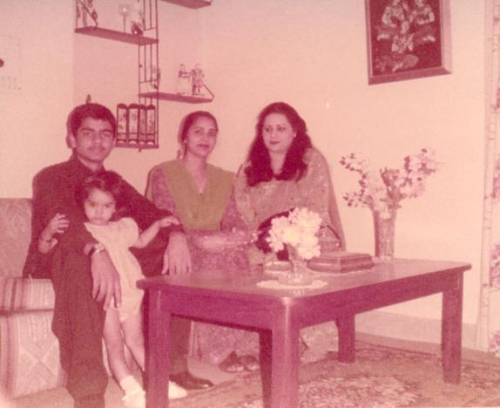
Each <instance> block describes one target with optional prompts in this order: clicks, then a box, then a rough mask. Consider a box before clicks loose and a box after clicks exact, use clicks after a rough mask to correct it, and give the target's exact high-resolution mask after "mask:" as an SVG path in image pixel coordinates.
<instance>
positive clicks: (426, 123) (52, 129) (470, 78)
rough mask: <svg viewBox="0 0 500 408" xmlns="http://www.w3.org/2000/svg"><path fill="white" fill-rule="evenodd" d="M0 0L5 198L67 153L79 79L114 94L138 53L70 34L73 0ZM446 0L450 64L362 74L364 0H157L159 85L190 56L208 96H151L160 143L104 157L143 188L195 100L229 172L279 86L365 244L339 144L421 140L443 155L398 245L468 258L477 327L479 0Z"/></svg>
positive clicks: (406, 210)
mask: <svg viewBox="0 0 500 408" xmlns="http://www.w3.org/2000/svg"><path fill="white" fill-rule="evenodd" d="M113 1H115V0H109V1H107V2H106V3H103V2H96V5H97V6H98V7H101V10H100V15H102V16H103V19H105V20H106V21H110V23H111V24H118V25H119V19H118V14H117V12H115V11H114V10H117V9H116V4H117V1H116V4H114V3H113ZM49 3H50V4H49ZM69 3H71V4H69ZM6 4H7V5H4V4H2V13H1V14H0V23H1V25H0V35H14V36H17V37H20V38H21V39H22V40H23V55H24V59H23V93H22V94H21V95H10V94H9V95H5V94H2V93H0V112H1V114H0V118H1V119H0V120H2V121H3V123H0V125H2V126H1V127H0V128H1V130H0V132H2V133H1V134H0V135H1V141H0V143H1V146H0V152H1V153H0V154H1V155H2V156H1V166H2V171H1V172H0V196H4V197H5V196H20V195H30V194H31V190H30V183H31V178H32V176H33V174H34V173H35V172H36V171H37V170H38V169H39V168H41V167H43V166H45V165H46V164H48V163H53V162H56V161H60V160H64V159H65V158H66V157H67V154H68V151H67V150H66V149H65V147H64V145H63V143H62V137H63V136H64V126H63V125H64V121H65V119H66V115H67V113H68V112H69V110H70V109H71V107H72V105H73V103H81V102H83V99H84V97H85V95H86V94H87V93H91V94H92V96H93V98H94V100H96V101H100V102H103V103H106V104H108V105H109V106H110V107H112V108H113V107H114V105H115V104H116V103H117V101H127V100H129V99H133V98H134V97H135V93H134V92H135V91H136V84H135V82H134V81H135V75H136V74H135V72H136V71H135V69H136V64H137V61H136V53H135V49H134V48H132V49H131V48H130V46H128V45H125V44H120V43H115V42H109V43H108V42H106V41H103V40H97V41H96V40H95V39H92V38H86V37H83V36H74V35H73V33H72V22H73V14H72V13H73V11H72V1H71V0H68V1H67V2H65V1H63V0H59V3H58V4H61V6H60V7H61V8H59V9H54V7H52V5H53V4H54V2H53V1H49V0H38V1H35V0H21V1H16V2H8V3H6ZM68 4H69V5H68ZM450 5H451V37H452V45H451V46H452V63H453V66H452V71H453V72H452V74H451V75H444V76H435V77H428V78H422V79H415V80H408V81H401V82H394V83H386V84H378V85H371V86H369V85H368V82H367V68H366V66H367V53H366V40H365V38H366V36H365V14H364V11H365V10H364V1H352V0H314V1H309V0H272V1H269V0H252V1H248V0H213V4H212V6H210V7H206V8H202V9H199V10H190V9H184V8H182V7H179V6H175V5H172V4H169V3H166V2H163V1H159V4H158V7H159V11H160V54H161V64H160V66H161V69H162V73H163V77H162V86H161V88H162V90H172V89H173V88H174V80H175V75H176V69H177V67H178V65H179V63H181V62H183V63H185V64H186V65H187V66H188V67H191V66H193V65H194V64H195V63H197V62H199V63H200V64H201V65H202V67H203V68H204V70H205V74H206V82H207V84H208V85H209V87H210V88H211V89H212V90H213V91H214V93H215V100H214V101H213V102H212V103H211V104H207V105H189V104H182V103H172V102H161V107H160V115H161V120H160V144H161V148H160V149H159V150H155V151H143V152H140V153H139V152H137V151H134V150H128V149H117V150H115V152H114V153H112V156H111V158H110V159H109V160H108V167H109V168H114V169H116V170H117V171H119V172H121V173H122V174H123V175H124V176H125V177H126V178H127V179H129V180H130V181H131V182H132V183H133V184H134V185H135V186H136V187H137V188H138V189H140V190H142V189H144V185H145V179H146V174H147V172H148V170H149V169H150V168H151V167H152V166H153V165H154V164H156V163H158V162H160V161H163V160H167V159H170V158H173V157H174V156H175V150H176V148H177V142H176V134H177V128H178V124H179V121H180V119H181V118H182V117H183V116H184V115H185V114H186V113H188V112H190V111H192V110H195V109H199V108H203V109H209V110H210V111H212V112H213V113H214V114H215V115H216V116H217V117H218V119H219V125H220V129H221V131H220V137H219V144H218V146H217V148H216V151H215V152H214V154H213V158H212V162H213V163H214V164H217V165H221V166H223V167H225V168H228V169H232V170H236V169H237V167H238V165H239V164H240V163H241V162H242V161H243V159H244V157H245V153H246V150H247V148H248V145H249V143H250V141H251V140H252V137H253V134H254V125H255V118H256V116H257V114H258V112H259V110H260V109H262V108H263V107H264V106H265V105H266V104H268V103H269V102H272V101H275V100H284V101H287V102H289V103H291V104H292V105H294V106H295V107H296V108H297V109H298V111H299V112H300V113H301V114H302V115H303V117H304V118H305V119H306V121H307V123H308V127H309V130H310V134H311V136H312V138H313V141H314V143H315V144H316V145H317V147H319V148H320V150H321V151H322V152H323V153H324V154H325V155H326V157H327V159H328V161H329V163H330V165H331V170H332V176H333V180H334V184H335V187H336V190H337V195H338V198H339V204H340V212H341V216H342V219H343V222H344V228H345V231H346V235H347V240H348V248H349V250H351V251H363V252H373V232H372V220H371V215H370V212H369V211H368V210H367V209H352V208H348V207H347V206H346V204H345V203H344V201H343V200H342V199H341V198H340V197H341V196H342V194H344V193H345V192H347V191H350V190H352V189H355V188H356V182H357V180H356V178H355V176H354V175H353V174H350V173H348V172H347V171H346V170H344V169H343V168H341V166H340V165H339V163H338V161H339V159H340V157H341V156H342V155H344V154H348V153H350V152H359V153H362V154H364V155H365V156H366V157H368V158H370V159H371V160H372V161H373V163H374V164H375V165H377V166H379V167H382V166H400V165H401V164H402V159H403V157H404V156H405V155H408V154H411V153H414V152H416V151H417V150H418V149H420V148H421V147H426V146H428V147H432V148H434V149H435V150H436V151H437V154H438V158H439V160H440V161H441V162H442V169H441V170H440V172H439V173H437V174H436V175H433V176H432V177H431V178H430V179H429V180H428V184H427V191H426V193H425V194H424V195H423V196H422V197H420V198H418V199H416V200H414V201H405V202H403V208H402V209H401V210H400V211H399V214H398V221H397V237H396V253H397V255H398V256H401V257H414V258H432V259H454V260H463V261H467V262H471V263H472V264H473V270H472V271H470V272H467V274H466V280H465V300H464V322H465V324H467V325H473V324H474V323H475V320H476V314H477V303H478V293H479V262H480V248H481V212H482V194H483V179H482V178H483V161H484V160H483V144H484V143H483V137H484V35H485V34H484V20H485V18H484V13H485V6H484V4H483V2H481V1H473V2H471V1H470V0H453V1H451V2H450ZM4 10H5V11H6V12H4ZM34 10H35V11H36V12H34ZM114 13H116V16H115V14H114ZM73 41H74V48H73ZM73 53H74V57H73ZM73 61H74V68H73V67H72V63H73ZM72 75H74V78H72ZM130 77H133V79H129V78H130ZM4 112H5V113H6V114H4ZM12 135H16V137H15V139H14V138H12ZM7 137H8V139H7ZM131 164H133V165H131ZM440 310H441V302H440V298H439V297H437V296H435V297H431V298H426V299H422V300H419V301H415V302H408V303H404V304H401V305H398V306H393V307H391V308H386V309H384V311H383V312H384V313H388V314H394V315H395V316H406V317H408V316H414V317H415V318H416V319H427V320H429V321H437V320H438V319H439V318H440ZM437 326H439V325H437ZM394 335H395V336H400V335H401V333H397V334H396V333H395V334H394ZM433 335H434V334H433Z"/></svg>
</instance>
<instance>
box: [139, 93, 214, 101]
mask: <svg viewBox="0 0 500 408" xmlns="http://www.w3.org/2000/svg"><path fill="white" fill-rule="evenodd" d="M139 96H141V97H143V98H157V99H158V100H161V101H170V102H184V103H208V102H212V101H213V97H212V98H207V97H204V96H192V95H181V94H176V93H171V92H144V93H141V94H140V95H139Z"/></svg>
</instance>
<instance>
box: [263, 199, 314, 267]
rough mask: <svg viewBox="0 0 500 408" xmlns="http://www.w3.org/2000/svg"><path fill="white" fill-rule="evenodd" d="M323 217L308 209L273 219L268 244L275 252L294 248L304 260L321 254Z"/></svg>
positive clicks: (298, 209)
mask: <svg viewBox="0 0 500 408" xmlns="http://www.w3.org/2000/svg"><path fill="white" fill-rule="evenodd" d="M321 222H322V221H321V217H320V216H319V214H318V213H316V212H314V211H310V210H308V209H307V208H295V209H293V210H292V211H291V212H290V213H289V214H288V215H284V216H281V217H276V218H273V220H272V222H271V229H270V230H269V236H268V237H267V242H268V243H269V245H270V247H271V249H272V250H273V251H274V252H279V251H282V250H283V249H285V247H286V246H287V247H289V248H293V249H294V250H295V251H296V252H297V255H298V256H299V257H301V258H302V259H306V260H307V259H311V258H314V257H316V256H319V254H320V247H319V240H318V232H319V230H320V227H321Z"/></svg>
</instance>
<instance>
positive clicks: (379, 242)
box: [373, 209, 397, 262]
mask: <svg viewBox="0 0 500 408" xmlns="http://www.w3.org/2000/svg"><path fill="white" fill-rule="evenodd" d="M396 215H397V211H396V210H395V209H390V210H389V211H387V212H386V213H384V214H381V213H380V212H379V211H373V223H374V232H375V257H376V258H378V259H379V260H380V261H382V262H391V261H392V260H393V259H394V237H395V232H396Z"/></svg>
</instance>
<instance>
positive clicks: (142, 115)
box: [139, 104, 147, 144]
mask: <svg viewBox="0 0 500 408" xmlns="http://www.w3.org/2000/svg"><path fill="white" fill-rule="evenodd" d="M146 134H147V109H146V106H145V105H142V104H141V105H139V143H140V144H144V143H146Z"/></svg>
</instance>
